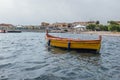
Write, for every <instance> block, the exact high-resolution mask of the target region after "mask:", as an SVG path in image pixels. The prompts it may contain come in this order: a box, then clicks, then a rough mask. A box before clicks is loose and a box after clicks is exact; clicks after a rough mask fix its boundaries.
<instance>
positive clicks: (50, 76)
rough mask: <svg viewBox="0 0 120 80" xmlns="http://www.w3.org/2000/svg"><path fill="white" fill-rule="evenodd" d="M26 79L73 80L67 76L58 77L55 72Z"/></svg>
mask: <svg viewBox="0 0 120 80" xmlns="http://www.w3.org/2000/svg"><path fill="white" fill-rule="evenodd" d="M24 80H71V79H70V78H66V77H58V76H55V75H53V74H47V75H41V76H39V77H36V78H33V79H24Z"/></svg>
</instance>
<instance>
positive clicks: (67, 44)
mask: <svg viewBox="0 0 120 80" xmlns="http://www.w3.org/2000/svg"><path fill="white" fill-rule="evenodd" d="M46 40H47V43H48V46H54V47H60V48H66V49H68V50H70V49H80V50H82V49H83V50H95V51H96V52H97V53H99V51H100V48H101V40H102V37H101V36H99V39H97V40H82V39H71V38H61V37H56V36H52V35H50V34H48V31H46Z"/></svg>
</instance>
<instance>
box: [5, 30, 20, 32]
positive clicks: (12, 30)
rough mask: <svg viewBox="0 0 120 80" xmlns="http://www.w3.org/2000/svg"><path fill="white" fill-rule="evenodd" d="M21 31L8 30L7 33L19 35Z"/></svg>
mask: <svg viewBox="0 0 120 80" xmlns="http://www.w3.org/2000/svg"><path fill="white" fill-rule="evenodd" d="M21 32H22V31H19V30H9V31H7V33H21Z"/></svg>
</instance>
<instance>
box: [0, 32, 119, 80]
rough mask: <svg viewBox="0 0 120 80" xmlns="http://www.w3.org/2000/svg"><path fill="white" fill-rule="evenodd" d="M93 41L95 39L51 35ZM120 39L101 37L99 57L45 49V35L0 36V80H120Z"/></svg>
mask: <svg viewBox="0 0 120 80" xmlns="http://www.w3.org/2000/svg"><path fill="white" fill-rule="evenodd" d="M52 35H56V36H62V37H71V38H82V39H96V38H98V35H88V34H68V33H52ZM119 79H120V37H115V36H103V39H102V45H101V50H100V54H93V53H82V52H77V51H75V50H71V51H67V50H62V49H59V48H48V47H47V46H46V41H45V33H32V32H31V33H30V32H23V33H5V34H4V33H1V34H0V80H119Z"/></svg>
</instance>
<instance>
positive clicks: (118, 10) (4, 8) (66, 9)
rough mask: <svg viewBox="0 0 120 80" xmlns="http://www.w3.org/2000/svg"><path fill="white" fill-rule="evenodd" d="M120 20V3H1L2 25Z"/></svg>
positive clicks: (103, 0)
mask: <svg viewBox="0 0 120 80" xmlns="http://www.w3.org/2000/svg"><path fill="white" fill-rule="evenodd" d="M90 20H92V21H96V20H99V21H100V22H102V23H105V22H106V21H107V20H120V0H0V23H10V24H15V25H17V24H23V25H28V24H35V25H38V24H41V22H49V23H54V22H76V21H90Z"/></svg>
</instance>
